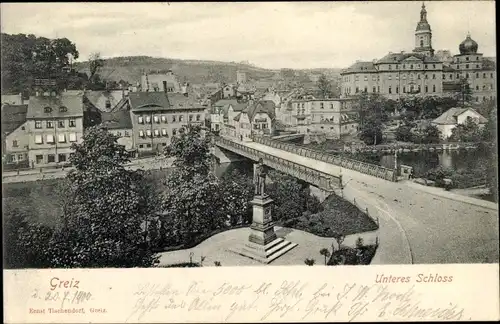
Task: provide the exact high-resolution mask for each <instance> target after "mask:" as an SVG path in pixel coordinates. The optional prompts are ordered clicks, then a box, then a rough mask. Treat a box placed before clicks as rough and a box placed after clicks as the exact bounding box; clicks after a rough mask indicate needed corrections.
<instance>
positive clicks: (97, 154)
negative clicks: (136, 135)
mask: <svg viewBox="0 0 500 324" xmlns="http://www.w3.org/2000/svg"><path fill="white" fill-rule="evenodd" d="M72 149H73V150H74V153H73V154H72V155H71V157H70V162H71V164H72V165H73V166H74V168H75V169H74V170H72V171H70V172H69V173H68V176H67V177H68V180H69V181H70V183H71V188H70V190H69V192H68V194H69V196H70V199H71V206H70V208H69V211H68V212H67V213H66V214H65V215H63V217H64V219H63V224H62V227H61V228H60V229H59V230H58V231H56V233H55V235H54V236H53V238H52V244H51V254H52V256H53V260H52V261H53V264H54V266H56V267H137V266H139V267H149V266H152V265H154V264H155V263H156V261H157V257H155V256H154V254H153V253H152V252H151V249H150V246H149V242H148V240H147V237H148V236H147V228H148V226H149V223H151V222H152V221H153V220H154V219H155V218H156V213H157V207H158V200H157V197H156V196H155V195H154V194H153V193H152V192H151V191H149V190H148V184H147V183H146V182H145V179H144V174H143V173H141V172H140V171H131V170H127V169H125V167H124V164H125V163H126V162H128V161H129V156H128V154H127V152H126V151H125V148H124V146H122V145H119V144H117V137H116V136H114V135H112V134H110V133H108V132H107V130H106V129H105V128H103V127H91V128H89V129H87V130H86V131H85V134H84V136H83V142H82V143H81V144H75V143H74V144H73V145H72Z"/></svg>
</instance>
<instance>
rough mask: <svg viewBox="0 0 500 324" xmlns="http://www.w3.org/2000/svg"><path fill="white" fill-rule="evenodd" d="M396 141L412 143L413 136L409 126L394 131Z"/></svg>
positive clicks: (402, 126)
mask: <svg viewBox="0 0 500 324" xmlns="http://www.w3.org/2000/svg"><path fill="white" fill-rule="evenodd" d="M395 135H396V140H397V141H401V142H412V141H413V134H412V132H411V126H408V125H401V126H399V127H398V128H397V129H396V133H395Z"/></svg>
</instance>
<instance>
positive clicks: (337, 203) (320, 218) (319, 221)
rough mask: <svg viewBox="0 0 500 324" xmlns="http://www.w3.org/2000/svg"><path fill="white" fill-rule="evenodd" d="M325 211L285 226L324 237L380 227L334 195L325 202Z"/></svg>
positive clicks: (302, 217) (299, 218) (361, 231)
mask: <svg viewBox="0 0 500 324" xmlns="http://www.w3.org/2000/svg"><path fill="white" fill-rule="evenodd" d="M323 206H324V210H323V211H322V212H319V213H317V214H313V215H303V216H301V217H298V218H295V219H291V220H289V221H287V222H284V224H283V225H284V226H286V227H291V228H295V229H299V230H303V231H306V232H309V233H312V234H314V235H318V236H322V237H333V236H334V235H335V234H337V233H339V234H342V235H344V236H347V235H351V234H356V233H363V232H369V231H373V230H376V229H377V228H378V225H377V224H376V223H375V222H374V221H373V220H372V219H371V218H370V217H369V216H368V215H366V214H365V213H364V212H362V211H360V210H359V209H358V208H357V207H356V206H354V205H353V204H352V203H350V202H348V201H346V200H344V199H342V198H341V197H339V196H337V195H335V194H332V195H330V196H329V197H328V198H327V199H326V200H325V201H324V202H323Z"/></svg>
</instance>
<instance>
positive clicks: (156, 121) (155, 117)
mask: <svg viewBox="0 0 500 324" xmlns="http://www.w3.org/2000/svg"><path fill="white" fill-rule="evenodd" d="M153 120H154V121H155V123H157V124H158V123H159V122H160V117H158V116H154V117H153Z"/></svg>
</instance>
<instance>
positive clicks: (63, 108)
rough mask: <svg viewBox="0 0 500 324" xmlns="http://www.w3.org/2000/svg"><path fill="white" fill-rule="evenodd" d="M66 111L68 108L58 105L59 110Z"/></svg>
mask: <svg viewBox="0 0 500 324" xmlns="http://www.w3.org/2000/svg"><path fill="white" fill-rule="evenodd" d="M67 111H68V108H66V107H64V106H61V107H59V112H67Z"/></svg>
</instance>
